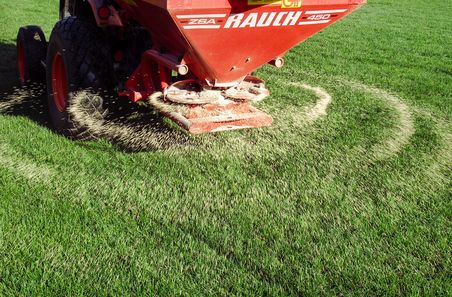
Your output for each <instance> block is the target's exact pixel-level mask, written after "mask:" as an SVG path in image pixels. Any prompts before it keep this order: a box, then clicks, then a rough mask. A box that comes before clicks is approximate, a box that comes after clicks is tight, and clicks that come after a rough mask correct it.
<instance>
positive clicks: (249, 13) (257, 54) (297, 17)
mask: <svg viewBox="0 0 452 297" xmlns="http://www.w3.org/2000/svg"><path fill="white" fill-rule="evenodd" d="M116 2H117V4H119V6H120V7H121V10H122V11H125V12H126V13H127V15H129V16H131V18H133V19H134V20H135V21H137V22H138V23H140V24H141V25H143V26H144V27H145V28H147V29H148V30H149V32H150V34H151V37H152V40H153V48H152V49H150V50H147V51H146V52H145V53H144V54H143V57H142V60H141V64H140V65H139V67H138V68H137V69H136V70H135V72H134V73H133V74H132V75H131V76H130V78H129V80H128V81H127V82H126V84H125V89H124V90H123V91H122V92H120V94H121V95H127V96H129V97H130V98H131V99H132V100H133V101H139V100H148V98H150V99H149V101H150V104H151V105H152V106H153V107H154V108H155V109H157V110H158V111H160V112H161V113H162V114H163V115H165V116H167V117H169V118H171V119H172V120H173V121H175V122H176V123H177V124H179V125H180V126H181V127H183V128H185V129H186V130H188V131H189V132H191V133H194V134H198V133H205V132H216V131H224V130H232V129H240V128H251V127H261V126H268V125H271V123H272V118H271V116H269V115H267V114H265V113H263V112H261V111H259V110H257V109H256V108H254V107H252V104H253V103H254V102H256V101H260V100H262V99H264V98H265V97H266V96H268V95H269V91H268V90H267V89H266V88H265V84H264V82H263V81H262V80H260V79H258V78H256V77H252V76H250V73H252V72H253V71H254V70H255V69H257V68H258V67H260V66H262V65H264V64H267V63H270V64H272V65H273V66H275V67H282V66H283V64H284V59H283V57H284V54H285V53H286V52H287V51H288V50H289V49H290V48H292V47H294V46H295V45H297V44H298V43H300V42H302V41H303V40H305V39H307V38H308V37H310V36H312V35H313V34H315V33H317V32H319V31H320V30H322V29H324V28H325V27H327V26H329V25H331V24H332V23H334V22H336V21H337V20H339V19H341V18H342V17H344V16H346V15H347V14H349V13H350V12H352V11H353V10H355V9H357V8H358V7H359V6H361V5H362V4H364V3H365V2H366V0H282V1H273V0H122V1H119V0H117V1H116Z"/></svg>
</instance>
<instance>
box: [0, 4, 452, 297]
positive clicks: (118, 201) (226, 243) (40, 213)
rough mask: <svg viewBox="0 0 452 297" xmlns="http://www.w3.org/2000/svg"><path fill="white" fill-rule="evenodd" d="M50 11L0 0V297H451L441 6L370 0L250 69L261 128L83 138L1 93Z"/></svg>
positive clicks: (450, 39)
mask: <svg viewBox="0 0 452 297" xmlns="http://www.w3.org/2000/svg"><path fill="white" fill-rule="evenodd" d="M56 7H57V1H55V0H51V1H50V0H49V1H47V0H46V1H39V2H38V1H32V0H28V1H27V0H20V1H6V0H0V43H1V44H0V54H1V58H0V72H1V80H0V83H1V84H2V94H1V99H0V109H1V112H2V114H1V115H0V255H1V256H0V295H23V296H32V295H43V296H48V295H159V296H166V295H167V296H175V295H196V296H199V295H274V296H279V295H359V296H363V295H385V296H386V295H388V296H390V295H430V296H438V295H449V296H450V294H451V293H452V292H451V285H450V284H451V282H450V278H451V272H452V269H451V260H450V259H451V224H450V219H451V212H450V209H451V203H450V201H451V200H450V198H451V182H450V181H451V165H452V135H451V124H450V120H451V118H450V116H451V107H452V104H451V103H452V101H451V99H452V75H451V74H452V62H451V61H452V52H451V48H452V28H451V26H450V20H451V19H452V3H451V2H450V1H439V0H434V1H420V0H399V1H389V0H370V1H369V3H368V4H367V5H366V6H365V7H363V8H362V9H361V10H359V11H357V12H356V13H354V14H352V15H350V16H349V17H347V18H346V19H345V20H344V21H341V22H339V23H337V24H335V25H333V26H331V27H330V28H328V29H327V30H325V31H324V32H322V33H320V34H318V35H316V36H315V37H313V38H311V39H310V40H308V41H307V42H305V43H303V44H301V45H300V46H298V47H297V48H295V49H293V50H292V51H291V52H290V53H289V54H288V56H287V60H286V62H287V64H286V66H285V68H283V69H281V70H276V69H273V68H270V67H264V68H263V69H261V70H259V71H258V75H259V76H260V77H262V78H263V79H265V80H266V81H267V82H268V87H269V88H270V90H271V91H272V96H271V97H270V98H268V99H266V101H265V102H263V103H262V104H261V105H260V108H262V109H264V110H266V111H268V112H269V113H270V114H272V115H273V116H274V118H275V124H274V125H273V126H272V127H270V128H265V129H260V130H247V131H236V132H228V133H223V134H215V135H207V136H202V137H196V138H194V139H192V138H191V139H187V137H185V136H184V135H183V134H181V133H180V132H168V131H166V130H163V132H161V131H160V132H158V133H157V132H156V131H154V130H149V129H148V128H147V127H142V126H140V125H136V126H133V125H132V124H133V123H134V121H136V119H133V120H128V121H125V122H117V121H113V122H111V123H107V124H108V125H109V126H108V127H110V128H111V129H113V132H114V133H109V132H111V130H108V132H106V133H104V134H103V135H102V136H103V138H102V139H100V140H96V141H89V142H87V141H71V140H68V139H65V138H63V137H61V136H58V135H55V134H54V133H52V132H51V130H50V129H49V128H48V127H47V121H48V119H47V116H46V114H45V107H43V106H42V104H41V101H40V100H41V99H42V97H43V92H44V90H43V89H42V87H41V86H35V87H31V88H27V89H20V88H16V89H12V87H13V85H14V83H15V66H14V64H15V62H14V59H15V49H14V46H13V44H14V38H15V34H16V31H17V29H18V27H20V26H21V25H25V24H30V23H36V24H40V25H42V26H43V28H44V30H45V32H46V34H47V36H48V34H49V32H50V30H51V27H52V25H53V23H54V22H55V20H56V18H57V11H56V10H57V9H56ZM291 83H292V84H291ZM302 84H307V85H308V88H303V85H302ZM309 86H310V87H320V88H321V90H320V91H323V92H324V93H327V95H330V96H331V102H330V101H329V100H327V99H328V98H327V97H325V98H323V99H322V96H321V95H319V93H317V94H316V92H315V91H314V90H313V89H312V88H310V87H309ZM322 100H323V101H322ZM325 108H326V110H325ZM133 116H134V115H131V118H133ZM97 124H99V123H97V122H94V124H93V125H97ZM104 124H105V123H104ZM95 128H96V129H97V128H98V127H95ZM101 128H102V127H101ZM115 129H116V130H115ZM127 129H137V130H136V135H137V137H138V144H137V143H136V142H135V141H133V140H131V139H124V138H121V137H117V134H118V133H119V134H121V133H124V131H127ZM96 131H97V130H96ZM165 131H166V132H165ZM115 133H116V136H115ZM165 133H166V134H165ZM153 137H154V140H155V141H149V138H153ZM140 141H141V142H140ZM141 143H144V144H145V145H144V147H140V145H141ZM128 147H131V149H130V150H129V151H127V152H126V151H124V149H127V148H128ZM137 148H138V150H137ZM132 151H133V152H132Z"/></svg>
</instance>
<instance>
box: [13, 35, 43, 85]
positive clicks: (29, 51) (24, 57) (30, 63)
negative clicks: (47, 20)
mask: <svg viewBox="0 0 452 297" xmlns="http://www.w3.org/2000/svg"><path fill="white" fill-rule="evenodd" d="M16 48H17V71H18V77H19V82H20V84H21V85H23V86H24V85H27V84H29V83H32V82H44V81H45V77H46V76H45V68H44V65H43V62H45V60H46V54H47V42H46V38H45V35H44V32H42V30H41V28H40V27H38V26H25V27H21V28H20V29H19V32H18V33H17V39H16Z"/></svg>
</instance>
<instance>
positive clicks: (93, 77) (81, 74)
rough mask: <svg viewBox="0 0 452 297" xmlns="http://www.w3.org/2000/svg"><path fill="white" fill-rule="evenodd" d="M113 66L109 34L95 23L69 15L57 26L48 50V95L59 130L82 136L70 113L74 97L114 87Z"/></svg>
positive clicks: (53, 117) (80, 129)
mask: <svg viewBox="0 0 452 297" xmlns="http://www.w3.org/2000/svg"><path fill="white" fill-rule="evenodd" d="M111 65H112V62H111V53H110V48H109V46H108V43H107V41H106V37H105V36H104V34H103V31H102V30H101V29H100V28H99V27H98V26H97V25H96V24H95V23H94V22H92V21H91V20H89V19H84V18H79V17H67V18H64V19H63V20H61V21H59V22H58V23H57V24H56V25H55V27H54V29H53V31H52V35H51V37H50V41H49V48H48V51H47V98H48V105H49V111H50V117H51V120H52V123H53V126H54V128H55V130H56V131H57V132H59V133H61V134H63V135H65V136H68V137H73V138H76V137H77V136H79V135H80V133H81V132H82V131H83V127H80V125H79V124H77V123H75V122H73V120H72V116H71V114H70V113H69V112H68V111H69V108H70V106H71V103H72V102H73V100H74V98H75V97H74V96H75V95H76V94H77V92H79V91H82V90H86V89H90V90H91V91H93V92H97V91H101V90H109V89H112V79H111V73H112V72H113V69H112V66H111ZM102 104H103V103H102V102H101V105H102ZM99 108H100V109H101V108H102V107H99Z"/></svg>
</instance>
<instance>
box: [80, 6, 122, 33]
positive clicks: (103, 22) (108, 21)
mask: <svg viewBox="0 0 452 297" xmlns="http://www.w3.org/2000/svg"><path fill="white" fill-rule="evenodd" d="M88 2H89V4H90V5H91V9H92V10H93V14H94V17H95V18H96V23H97V25H98V26H99V27H109V26H114V27H122V26H123V25H122V21H121V18H120V17H119V13H118V11H117V10H116V9H115V8H114V7H113V6H111V5H104V0H88ZM101 7H108V8H109V9H110V16H109V17H108V18H101V17H100V16H99V9H100V8H101Z"/></svg>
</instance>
